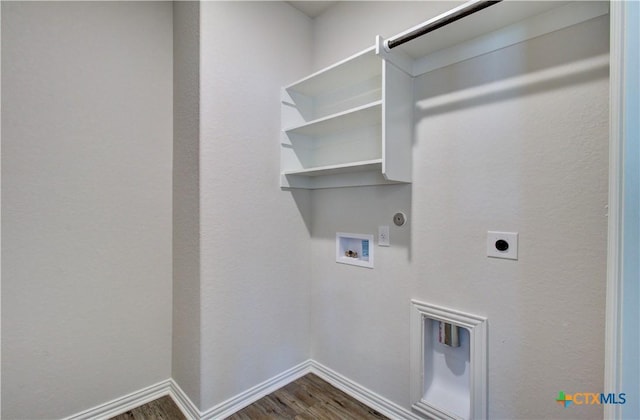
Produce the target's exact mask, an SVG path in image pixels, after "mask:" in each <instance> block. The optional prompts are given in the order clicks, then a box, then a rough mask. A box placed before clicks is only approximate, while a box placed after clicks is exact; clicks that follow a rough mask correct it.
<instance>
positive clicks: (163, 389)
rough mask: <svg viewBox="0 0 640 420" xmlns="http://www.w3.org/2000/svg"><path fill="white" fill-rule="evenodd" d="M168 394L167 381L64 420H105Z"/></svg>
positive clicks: (168, 383) (169, 383) (169, 387)
mask: <svg viewBox="0 0 640 420" xmlns="http://www.w3.org/2000/svg"><path fill="white" fill-rule="evenodd" d="M170 394H171V380H170V379H167V380H164V381H162V382H158V383H157V384H155V385H151V386H148V387H146V388H142V389H140V390H138V391H134V392H132V393H131V394H128V395H125V396H123V397H120V398H116V399H115V400H112V401H109V402H106V403H104V404H100V405H98V406H96V407H93V408H90V409H88V410H85V411H82V412H80V413H78V414H74V415H72V416H70V417H66V418H65V419H64V420H89V419H91V420H105V419H109V418H111V417H113V416H117V415H118V414H122V413H125V412H127V411H129V410H131V409H133V408H136V407H139V406H141V405H144V404H146V403H148V402H151V401H153V400H155V399H158V398H160V397H163V396H165V395H170Z"/></svg>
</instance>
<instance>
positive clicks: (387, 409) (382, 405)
mask: <svg viewBox="0 0 640 420" xmlns="http://www.w3.org/2000/svg"><path fill="white" fill-rule="evenodd" d="M311 373H314V374H316V375H318V376H319V377H320V378H321V379H323V380H325V381H327V382H329V383H330V384H331V385H333V386H335V387H336V388H338V389H339V390H341V391H343V392H345V393H347V394H348V395H349V396H351V397H353V398H355V399H356V400H358V401H360V402H361V403H363V404H365V405H368V406H369V407H371V408H373V409H374V410H376V411H378V412H379V413H381V414H383V415H385V416H387V417H389V418H391V419H408V420H423V418H422V417H420V416H418V415H416V414H414V413H412V412H411V411H408V410H406V409H405V408H403V407H401V406H399V405H398V404H396V403H394V402H392V401H390V400H388V399H386V398H384V397H382V396H380V395H378V394H376V393H375V392H373V391H371V390H370V389H367V388H365V387H363V386H362V385H360V384H358V383H357V382H354V381H352V380H351V379H349V378H347V377H345V376H343V375H341V374H339V373H338V372H336V371H334V370H332V369H330V368H328V367H326V366H324V365H322V364H320V363H318V362H316V361H314V360H312V361H311Z"/></svg>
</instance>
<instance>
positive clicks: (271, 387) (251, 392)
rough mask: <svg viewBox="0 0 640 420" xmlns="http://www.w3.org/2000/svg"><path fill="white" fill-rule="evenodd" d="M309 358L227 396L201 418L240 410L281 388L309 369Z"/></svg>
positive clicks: (215, 417)
mask: <svg viewBox="0 0 640 420" xmlns="http://www.w3.org/2000/svg"><path fill="white" fill-rule="evenodd" d="M311 364H312V361H311V360H307V361H305V362H302V363H300V364H299V365H297V366H294V367H292V368H291V369H288V370H286V371H284V372H282V373H280V374H278V375H276V376H274V377H272V378H271V379H267V380H266V381H264V382H262V383H260V384H258V385H256V386H254V387H252V388H249V389H248V390H246V391H244V392H242V393H240V394H238V395H236V396H235V397H232V398H229V399H228V400H226V401H224V402H222V403H220V404H218V405H215V406H213V407H212V408H210V409H208V410H207V411H205V412H204V413H202V414H201V417H200V419H201V420H210V419H221V418H225V417H228V416H230V415H231V414H233V413H235V412H237V411H240V410H242V409H243V408H244V407H246V406H248V405H250V404H252V403H254V402H256V401H258V400H259V399H260V398H262V397H264V396H265V395H269V394H271V393H272V392H273V391H275V390H277V389H279V388H282V387H283V386H285V385H287V384H288V383H290V382H293V381H295V380H296V379H298V378H300V377H302V376H304V375H306V374H307V373H309V372H310V371H311Z"/></svg>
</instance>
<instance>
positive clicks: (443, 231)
mask: <svg viewBox="0 0 640 420" xmlns="http://www.w3.org/2000/svg"><path fill="white" fill-rule="evenodd" d="M428 7H434V8H437V7H438V4H434V5H425V4H422V3H415V4H409V3H402V4H401V6H398V9H403V11H397V12H395V14H394V11H393V10H392V9H389V5H388V4H385V3H380V4H378V3H375V2H374V3H344V4H342V3H339V4H337V5H336V6H335V7H334V8H332V9H330V10H329V11H327V13H325V14H323V15H321V16H319V17H318V18H317V19H316V23H315V33H314V36H315V44H314V57H315V60H314V63H315V67H316V69H317V68H319V67H321V66H325V65H328V64H331V62H332V61H335V60H338V59H341V58H343V57H346V56H348V55H350V54H353V53H355V52H357V51H358V50H360V49H364V48H366V47H367V46H369V45H372V44H373V42H374V36H375V35H376V34H377V33H380V34H383V35H389V34H386V33H385V31H387V28H391V27H392V26H393V31H396V30H397V26H400V25H402V26H403V27H405V28H406V27H408V26H410V25H413V24H414V23H415V22H414V21H413V19H419V20H425V19H426V18H428V17H429V16H432V15H434V14H437V12H439V11H437V12H435V11H434V13H433V14H432V15H425V14H426V13H429V11H428V10H426V9H427V8H428ZM365 10H366V14H367V16H371V17H372V20H373V21H374V22H375V25H374V24H371V23H370V22H369V20H368V19H365V20H363V19H358V17H359V16H362V14H363V13H365V12H364V11H365ZM411 10H413V11H414V13H410V11H411ZM383 17H384V19H383ZM399 20H400V21H401V22H400V23H399V22H398V21H399ZM347 22H348V23H349V25H347V24H346V23H347ZM385 22H388V23H385ZM389 30H391V29H389ZM352 33H354V34H358V35H357V36H353V37H351V36H350V35H349V34H352ZM363 33H368V35H369V36H368V38H367V37H364V35H363ZM338 39H341V40H342V42H341V43H338V42H336V41H337V40H338ZM607 130H608V17H607V16H603V17H601V18H597V19H594V20H591V21H588V22H585V23H583V24H580V25H577V26H575V27H572V28H568V29H566V30H562V31H558V32H555V33H551V34H548V35H546V36H543V37H539V38H536V39H534V40H531V41H529V42H526V43H523V44H518V45H515V46H512V47H509V48H506V49H503V50H500V51H496V52H494V53H491V54H488V55H485V56H481V57H478V58H475V59H472V60H468V61H466V62H462V63H458V64H456V65H453V66H450V67H447V68H443V69H440V70H437V71H434V72H432V73H429V74H426V75H423V76H421V77H420V78H418V79H416V82H415V133H414V155H413V168H414V169H413V179H414V182H413V184H412V185H410V186H383V187H366V188H350V189H341V190H323V191H314V192H313V195H312V214H313V223H312V242H313V245H312V264H313V269H312V312H311V313H312V320H311V325H312V327H311V330H312V331H313V333H312V358H313V359H315V360H317V361H318V362H320V363H323V364H325V365H327V366H329V367H331V368H332V369H335V370H336V371H338V372H340V373H341V374H343V375H345V376H347V377H349V378H351V379H353V380H355V381H356V382H359V383H360V384H362V385H364V386H365V387H367V388H369V389H371V390H373V391H375V392H377V393H379V394H380V395H383V396H385V397H387V398H389V399H391V400H393V401H395V402H397V403H399V404H401V405H403V406H405V407H408V406H409V403H410V402H409V374H410V372H409V358H408V355H409V299H411V298H415V299H419V300H423V301H425V302H429V303H434V304H438V305H443V306H448V307H452V308H455V309H459V310H462V311H467V312H471V313H476V314H479V315H484V316H486V317H488V319H489V416H490V418H562V417H564V418H569V417H572V418H575V417H576V416H579V417H581V418H601V417H602V410H601V409H600V408H599V407H582V408H575V407H574V409H573V410H568V409H567V410H565V409H563V408H562V407H560V406H559V405H558V404H556V403H555V402H554V401H553V400H554V398H555V396H556V395H557V392H558V391H559V390H565V391H567V392H580V391H584V392H601V391H602V384H603V369H604V368H603V359H604V305H605V277H606V273H605V268H606V229H607V219H606V212H607V210H606V204H607V171H608V169H607V164H608V160H607V159H608V156H607V154H608V131H607ZM397 210H402V211H405V212H406V213H407V214H408V217H409V223H408V225H406V226H405V227H402V228H396V227H394V226H393V224H392V223H391V216H392V215H393V213H394V212H395V211H397ZM382 224H385V225H391V233H390V237H391V245H392V246H391V247H390V248H376V267H375V269H374V270H373V271H371V270H366V269H362V268H357V267H352V266H345V265H342V264H336V263H335V261H334V258H333V256H334V237H335V233H336V232H337V231H347V232H356V233H375V232H377V226H378V225H382ZM488 230H504V231H517V232H519V233H520V242H519V244H520V249H519V255H520V258H519V260H518V261H508V260H496V259H490V258H487V257H486V233H487V231H488Z"/></svg>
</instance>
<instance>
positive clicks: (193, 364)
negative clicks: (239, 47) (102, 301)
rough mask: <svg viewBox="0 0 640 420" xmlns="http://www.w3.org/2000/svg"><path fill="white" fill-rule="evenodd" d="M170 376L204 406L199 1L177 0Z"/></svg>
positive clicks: (174, 10)
mask: <svg viewBox="0 0 640 420" xmlns="http://www.w3.org/2000/svg"><path fill="white" fill-rule="evenodd" d="M173 100H174V102H173V129H174V131H173V136H174V137H173V346H172V353H171V356H172V365H171V377H172V378H173V379H174V380H175V381H176V383H177V384H178V385H179V386H180V387H181V388H182V390H183V391H184V392H185V393H186V394H187V395H188V396H189V398H191V400H192V401H193V402H194V403H195V404H196V405H199V404H200V3H199V2H191V1H177V2H173Z"/></svg>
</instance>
